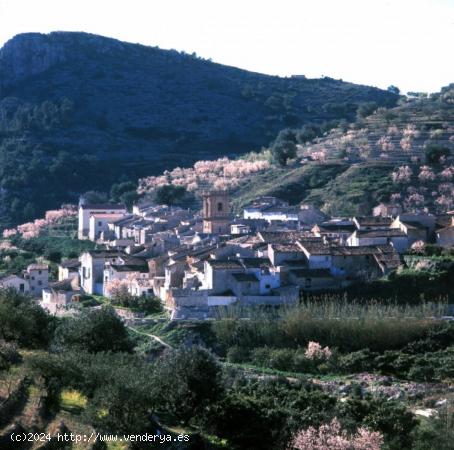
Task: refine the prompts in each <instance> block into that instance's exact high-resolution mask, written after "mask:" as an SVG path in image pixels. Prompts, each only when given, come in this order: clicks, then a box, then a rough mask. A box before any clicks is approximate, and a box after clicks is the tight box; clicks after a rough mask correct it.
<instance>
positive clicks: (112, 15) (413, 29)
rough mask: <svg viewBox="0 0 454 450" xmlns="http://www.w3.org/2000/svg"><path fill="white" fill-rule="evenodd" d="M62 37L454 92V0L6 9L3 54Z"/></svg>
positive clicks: (118, 2)
mask: <svg viewBox="0 0 454 450" xmlns="http://www.w3.org/2000/svg"><path fill="white" fill-rule="evenodd" d="M55 30H66V31H87V32H91V33H96V34H102V35H105V36H110V37H115V38H118V39H121V40H124V41H129V42H139V43H142V44H146V45H158V46H159V47H161V48H175V49H177V50H185V51H186V52H190V53H192V52H196V53H197V54H198V55H200V56H203V57H205V58H211V59H212V60H213V61H216V62H220V63H223V64H228V65H232V66H237V67H241V68H244V69H248V70H253V71H257V72H263V73H268V74H273V75H282V76H287V75H291V74H305V75H306V76H308V77H319V76H321V75H327V76H331V77H334V78H342V79H343V80H346V81H353V82H356V83H362V84H370V85H373V86H378V87H382V88H386V87H387V86H388V85H390V84H395V85H397V86H398V87H399V88H401V90H402V91H403V92H407V91H409V90H411V91H426V92H433V91H437V90H439V89H440V87H441V86H444V85H447V84H449V83H450V82H454V57H453V54H454V51H453V48H454V0H272V1H270V0H261V1H259V0H228V1H226V0H128V1H124V0H0V45H3V43H4V42H5V41H6V40H8V39H9V38H11V37H12V36H14V35H15V34H17V33H22V32H27V31H39V32H49V31H55Z"/></svg>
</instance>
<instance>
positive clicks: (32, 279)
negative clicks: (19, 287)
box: [24, 263, 49, 297]
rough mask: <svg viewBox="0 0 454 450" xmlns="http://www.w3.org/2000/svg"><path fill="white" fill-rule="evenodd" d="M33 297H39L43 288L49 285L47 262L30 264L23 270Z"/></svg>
mask: <svg viewBox="0 0 454 450" xmlns="http://www.w3.org/2000/svg"><path fill="white" fill-rule="evenodd" d="M24 278H25V279H27V280H28V284H29V286H30V293H31V294H32V295H33V297H41V294H42V292H43V289H45V288H47V287H48V286H49V266H48V265H47V264H39V263H35V264H30V265H29V266H28V267H27V270H26V271H25V272H24Z"/></svg>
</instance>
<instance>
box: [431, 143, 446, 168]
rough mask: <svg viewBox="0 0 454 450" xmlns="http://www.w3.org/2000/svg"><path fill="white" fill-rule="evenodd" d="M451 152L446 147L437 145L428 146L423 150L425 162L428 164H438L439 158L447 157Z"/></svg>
mask: <svg viewBox="0 0 454 450" xmlns="http://www.w3.org/2000/svg"><path fill="white" fill-rule="evenodd" d="M450 154H451V151H450V150H449V148H448V147H443V146H441V145H437V144H430V145H428V146H427V147H426V148H425V155H426V162H427V163H428V164H438V163H439V162H440V158H442V157H448V156H449V155H450Z"/></svg>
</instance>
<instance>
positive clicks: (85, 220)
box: [78, 203, 127, 239]
mask: <svg viewBox="0 0 454 450" xmlns="http://www.w3.org/2000/svg"><path fill="white" fill-rule="evenodd" d="M126 213H127V209H126V206H125V205H122V204H109V203H107V204H91V205H90V204H82V205H80V206H79V224H78V238H79V239H88V234H89V229H90V217H91V216H92V215H93V214H126Z"/></svg>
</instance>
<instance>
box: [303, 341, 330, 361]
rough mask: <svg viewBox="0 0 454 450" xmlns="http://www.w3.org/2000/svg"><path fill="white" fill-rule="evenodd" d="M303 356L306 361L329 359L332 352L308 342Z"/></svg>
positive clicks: (327, 348) (317, 344) (316, 343)
mask: <svg viewBox="0 0 454 450" xmlns="http://www.w3.org/2000/svg"><path fill="white" fill-rule="evenodd" d="M304 356H305V357H306V358H308V359H325V360H326V359H330V358H331V356H332V352H331V350H330V348H329V347H324V348H322V346H321V345H320V344H319V343H318V342H314V341H310V342H309V343H308V344H307V349H306V352H305V353H304Z"/></svg>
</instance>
